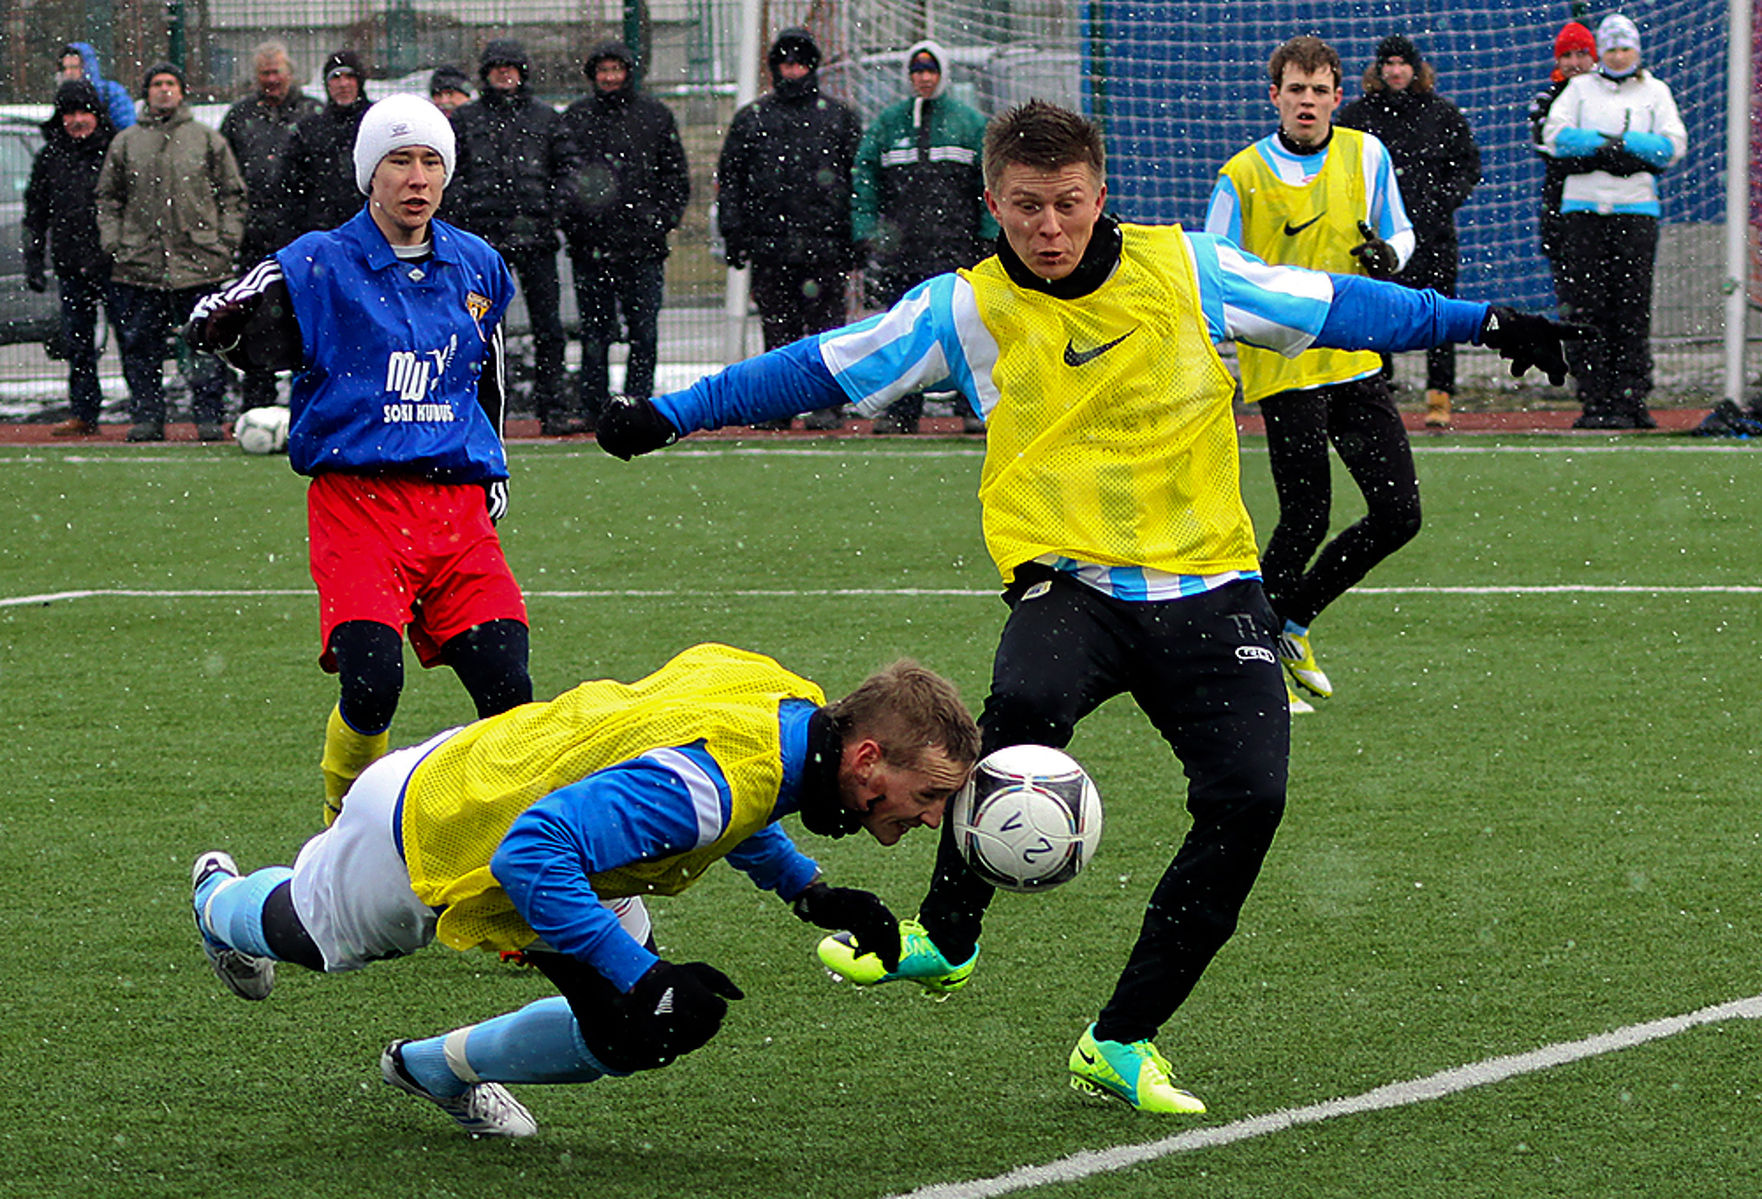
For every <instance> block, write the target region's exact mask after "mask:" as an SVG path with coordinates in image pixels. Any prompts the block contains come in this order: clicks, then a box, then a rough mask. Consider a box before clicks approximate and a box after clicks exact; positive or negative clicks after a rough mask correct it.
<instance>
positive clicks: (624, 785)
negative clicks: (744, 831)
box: [489, 745, 731, 991]
mask: <svg viewBox="0 0 1762 1199" xmlns="http://www.w3.org/2000/svg"><path fill="white" fill-rule="evenodd" d="M730 802H731V801H730V796H729V792H728V780H727V779H726V778H725V777H724V776H723V774H722V770H721V767H719V766H717V765H716V761H715V759H714V758H712V757H711V756H710V755H709V754H708V753H707V752H706V751H705V750H704V749H703V747H702V746H698V745H689V746H681V747H679V748H674V749H657V750H651V751H649V752H648V753H646V754H643V755H641V756H640V757H637V758H632V759H631V760H630V761H628V762H621V763H619V764H618V765H616V766H609V767H607V768H606V769H604V770H598V771H595V772H594V773H593V774H590V775H588V776H587V777H586V778H584V779H581V780H579V781H577V782H574V783H570V784H569V785H568V786H566V787H559V788H558V789H557V790H555V791H553V792H551V793H550V794H549V795H546V796H545V797H544V798H543V799H540V800H539V801H538V802H537V803H535V804H533V805H532V806H531V807H530V808H527V809H526V810H525V811H524V812H522V813H521V814H520V815H519V816H517V817H515V818H514V823H513V824H512V825H510V826H509V828H508V831H507V833H506V834H505V835H504V836H503V838H502V841H501V844H500V845H498V846H497V847H496V852H495V854H494V856H493V857H492V858H491V859H490V864H489V867H490V873H491V874H493V875H495V878H496V881H497V882H498V883H500V884H501V885H502V889H503V890H505V891H507V893H508V897H509V898H510V899H511V900H513V903H514V909H515V910H516V911H517V912H519V913H520V918H521V919H522V920H525V921H526V923H527V924H528V925H530V926H531V928H532V930H533V931H534V932H536V933H537V934H538V935H539V936H540V937H542V938H543V939H544V941H545V943H546V944H547V945H549V946H550V947H551V948H552V949H554V950H556V951H557V952H558V953H564V954H568V955H569V956H570V957H574V958H579V959H580V960H582V961H584V962H586V963H587V964H588V965H590V966H592V967H593V968H594V969H595V970H597V971H598V972H599V973H600V974H602V975H604V976H605V977H606V978H607V979H609V980H610V981H611V982H612V984H613V985H614V986H616V987H617V988H618V989H619V990H620V991H628V990H629V989H630V988H631V987H632V986H634V985H636V980H637V979H639V978H641V977H642V975H643V972H644V971H646V970H647V969H648V968H649V967H650V966H652V965H654V964H655V962H656V961H658V960H659V959H658V958H656V957H655V955H654V954H653V953H652V952H650V951H649V950H648V949H646V948H644V947H643V946H641V945H639V944H637V943H636V941H635V939H634V938H632V937H631V936H630V934H629V933H627V932H625V931H624V929H623V927H622V926H621V925H620V924H619V923H618V917H617V916H615V915H614V914H613V913H612V911H611V909H609V908H607V907H606V906H605V904H603V903H602V902H601V901H600V896H599V894H598V893H597V892H596V891H595V890H594V886H593V879H592V875H594V874H595V873H597V872H598V871H601V870H609V869H612V868H613V867H617V866H628V865H630V864H631V863H633V862H641V861H649V860H653V859H656V858H664V857H671V856H673V855H674V854H679V853H684V852H686V851H687V850H690V849H695V848H697V847H699V846H702V845H708V844H710V843H711V842H713V841H714V840H716V838H718V837H720V836H721V835H722V831H723V830H724V829H725V828H727V827H728V815H729V811H730Z"/></svg>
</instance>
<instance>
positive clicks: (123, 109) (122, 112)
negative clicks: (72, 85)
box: [62, 42, 135, 132]
mask: <svg viewBox="0 0 1762 1199" xmlns="http://www.w3.org/2000/svg"><path fill="white" fill-rule="evenodd" d="M62 52H63V53H64V54H77V55H79V56H80V64H81V65H82V66H83V67H84V68H85V71H86V82H87V83H89V84H91V85H92V86H93V87H95V88H97V89H98V98H99V99H100V100H102V101H104V104H105V107H106V108H108V109H109V112H110V125H111V128H112V129H114V130H116V131H118V132H120V131H122V130H124V129H127V128H128V127H129V126H130V125H133V124H134V123H135V98H134V97H133V96H131V95H129V91H128V88H126V87H124V86H123V85H122V84H120V83H118V82H116V80H114V79H106V78H104V73H103V72H102V71H100V70H99V69H98V52H97V51H96V50H94V49H92V46H91V44H90V43H88V42H69V43H67V45H66V46H65V47H63V50H62Z"/></svg>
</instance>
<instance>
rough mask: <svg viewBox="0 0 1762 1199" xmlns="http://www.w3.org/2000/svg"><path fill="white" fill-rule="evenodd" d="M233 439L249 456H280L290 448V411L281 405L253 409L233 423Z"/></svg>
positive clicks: (243, 413) (240, 415) (240, 414)
mask: <svg viewBox="0 0 1762 1199" xmlns="http://www.w3.org/2000/svg"><path fill="white" fill-rule="evenodd" d="M232 439H233V440H234V441H236V442H238V443H239V448H240V449H241V450H243V451H245V453H247V454H279V453H281V452H282V451H283V450H285V449H287V448H288V410H287V409H286V408H283V407H282V406H281V405H280V404H271V405H269V406H267V407H264V408H251V409H248V410H247V411H245V412H241V413H239V419H238V420H236V421H234V422H233V427H232Z"/></svg>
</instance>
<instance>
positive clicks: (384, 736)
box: [319, 706, 392, 828]
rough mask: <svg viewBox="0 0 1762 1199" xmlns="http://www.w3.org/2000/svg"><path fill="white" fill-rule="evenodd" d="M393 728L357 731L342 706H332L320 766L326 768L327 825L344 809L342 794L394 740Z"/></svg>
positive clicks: (325, 820)
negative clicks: (351, 725)
mask: <svg viewBox="0 0 1762 1199" xmlns="http://www.w3.org/2000/svg"><path fill="white" fill-rule="evenodd" d="M391 739H392V734H391V730H390V729H385V730H383V731H381V732H378V733H357V732H356V731H355V730H354V729H352V728H350V727H349V722H348V721H346V720H344V719H343V710H342V708H341V707H340V706H338V707H335V708H332V709H331V710H330V719H329V720H327V721H325V722H324V757H323V758H322V759H321V760H320V761H319V768H320V769H321V770H322V771H323V772H324V826H325V827H326V828H329V827H330V825H331V823H332V822H333V821H335V820H336V818H337V816H339V815H340V814H341V813H342V810H343V796H345V795H347V794H348V793H349V788H350V787H351V786H353V785H354V783H355V780H356V778H358V777H359V776H360V774H361V772H362V771H363V770H366V769H367V768H368V767H369V766H371V765H373V763H374V762H375V761H376V760H378V759H379V757H380V756H381V755H382V754H384V753H385V751H386V748H387V747H388V746H389V745H390V744H391Z"/></svg>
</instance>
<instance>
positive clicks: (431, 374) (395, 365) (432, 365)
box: [385, 333, 459, 403]
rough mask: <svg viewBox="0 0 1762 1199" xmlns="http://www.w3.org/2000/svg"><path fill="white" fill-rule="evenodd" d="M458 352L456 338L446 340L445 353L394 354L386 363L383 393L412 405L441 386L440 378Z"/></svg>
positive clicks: (413, 351) (438, 351)
mask: <svg viewBox="0 0 1762 1199" xmlns="http://www.w3.org/2000/svg"><path fill="white" fill-rule="evenodd" d="M458 349H459V335H458V334H456V333H455V334H454V335H453V336H452V337H451V338H449V339H448V340H447V347H446V349H444V350H429V351H427V352H426V353H418V352H417V351H415V350H393V351H392V353H391V355H390V356H389V357H388V358H387V359H386V364H385V389H386V390H387V391H389V392H391V393H392V394H394V395H396V396H397V397H398V398H399V399H400V400H403V401H405V402H406V403H414V402H415V401H417V400H420V399H422V398H423V397H424V396H426V395H428V393H429V392H431V391H433V390H434V389H435V388H437V387H439V386H440V381H441V376H442V375H444V374H446V373H447V367H448V366H449V365H450V364H451V363H452V361H453V355H454V354H455V353H457V352H458Z"/></svg>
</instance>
